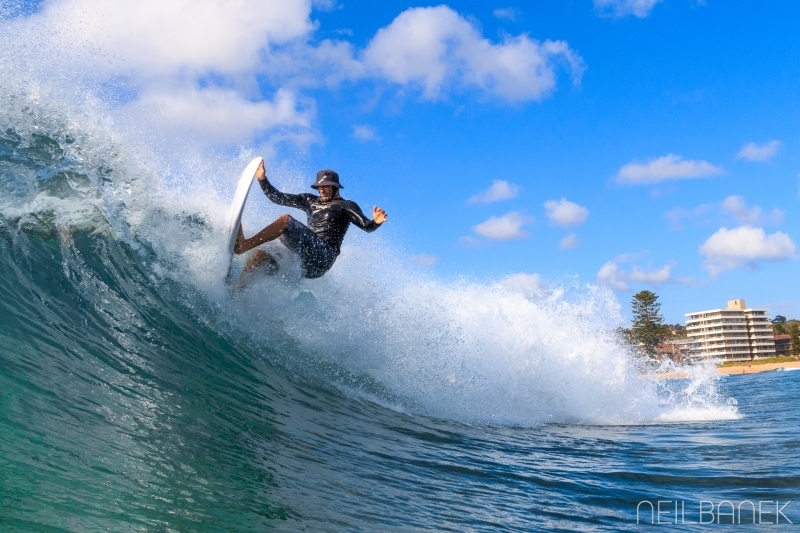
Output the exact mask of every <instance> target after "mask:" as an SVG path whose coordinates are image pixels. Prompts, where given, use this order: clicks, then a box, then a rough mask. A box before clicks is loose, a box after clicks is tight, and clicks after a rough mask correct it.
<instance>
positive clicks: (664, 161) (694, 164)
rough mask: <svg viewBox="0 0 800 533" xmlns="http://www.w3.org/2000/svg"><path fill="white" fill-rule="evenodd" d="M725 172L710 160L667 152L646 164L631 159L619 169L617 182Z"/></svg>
mask: <svg viewBox="0 0 800 533" xmlns="http://www.w3.org/2000/svg"><path fill="white" fill-rule="evenodd" d="M724 173H725V170H723V169H722V168H720V167H715V166H714V165H712V164H711V163H709V162H708V161H693V160H685V159H683V158H682V157H681V156H679V155H674V154H667V155H665V156H664V157H659V158H657V159H651V160H650V161H648V162H647V163H646V164H642V163H638V162H636V161H631V162H630V163H628V164H626V165H624V166H623V167H622V168H620V169H619V172H618V173H617V182H619V183H627V184H636V185H638V184H643V183H660V182H662V181H665V180H674V179H687V178H707V177H709V176H715V175H718V174H724Z"/></svg>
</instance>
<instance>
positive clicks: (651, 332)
mask: <svg viewBox="0 0 800 533" xmlns="http://www.w3.org/2000/svg"><path fill="white" fill-rule="evenodd" d="M631 309H632V311H633V326H632V327H631V337H632V340H633V341H634V344H636V345H638V346H639V349H640V350H641V351H642V352H643V353H644V354H645V355H648V356H650V357H653V356H655V354H656V348H657V347H658V346H659V345H660V344H662V343H663V342H664V341H665V340H667V339H668V338H669V336H670V334H669V329H668V328H667V326H665V325H664V317H662V316H661V313H660V310H661V303H660V302H659V301H658V295H656V294H655V293H654V292H650V291H640V292H637V293H636V294H634V295H633V298H632V299H631Z"/></svg>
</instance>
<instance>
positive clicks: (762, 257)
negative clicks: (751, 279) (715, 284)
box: [700, 225, 797, 276]
mask: <svg viewBox="0 0 800 533" xmlns="http://www.w3.org/2000/svg"><path fill="white" fill-rule="evenodd" d="M700 254H701V255H703V256H705V258H706V260H705V262H704V263H703V267H704V268H705V269H706V270H708V272H709V273H710V274H711V276H717V275H719V274H720V273H721V272H724V271H726V270H731V269H734V268H737V267H740V266H745V265H747V266H750V267H754V266H756V265H757V264H758V263H759V262H761V261H786V260H787V259H792V258H794V257H796V256H797V245H796V244H795V243H794V241H793V240H792V239H791V238H790V237H789V236H788V235H787V234H785V233H783V232H781V231H776V232H775V233H773V234H771V235H767V234H766V232H765V231H764V230H763V229H762V228H755V227H753V226H747V225H745V226H739V227H737V228H733V229H728V228H720V229H719V230H718V231H717V232H716V233H714V234H713V235H712V236H711V237H709V238H708V240H707V241H706V242H704V243H703V244H702V245H701V246H700Z"/></svg>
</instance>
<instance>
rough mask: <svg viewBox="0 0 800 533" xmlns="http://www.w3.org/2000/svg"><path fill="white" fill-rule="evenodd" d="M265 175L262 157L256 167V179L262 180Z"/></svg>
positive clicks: (265, 170)
mask: <svg viewBox="0 0 800 533" xmlns="http://www.w3.org/2000/svg"><path fill="white" fill-rule="evenodd" d="M266 177H267V169H266V167H264V160H263V159H262V160H261V164H260V165H258V168H257V169H256V179H257V180H258V181H264V178H266Z"/></svg>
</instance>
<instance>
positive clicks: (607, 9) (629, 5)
mask: <svg viewBox="0 0 800 533" xmlns="http://www.w3.org/2000/svg"><path fill="white" fill-rule="evenodd" d="M659 2H661V0H594V7H595V9H597V10H598V11H599V12H601V13H603V14H610V15H613V16H615V17H626V16H628V15H633V16H634V17H638V18H645V17H647V16H648V15H650V12H651V11H652V10H653V8H654V7H655V5H656V4H658V3H659Z"/></svg>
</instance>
